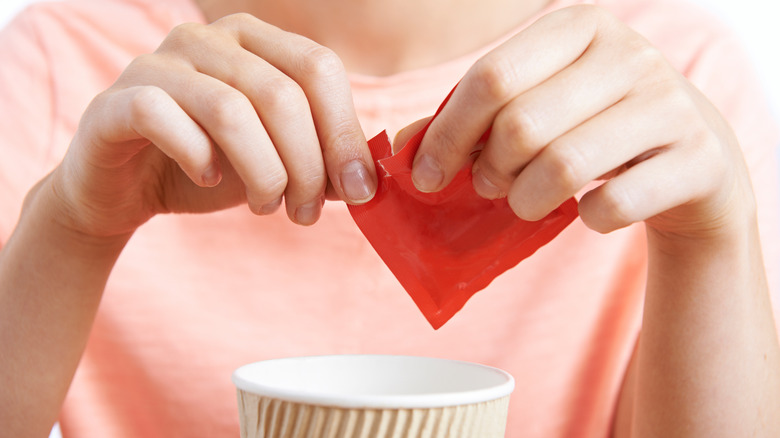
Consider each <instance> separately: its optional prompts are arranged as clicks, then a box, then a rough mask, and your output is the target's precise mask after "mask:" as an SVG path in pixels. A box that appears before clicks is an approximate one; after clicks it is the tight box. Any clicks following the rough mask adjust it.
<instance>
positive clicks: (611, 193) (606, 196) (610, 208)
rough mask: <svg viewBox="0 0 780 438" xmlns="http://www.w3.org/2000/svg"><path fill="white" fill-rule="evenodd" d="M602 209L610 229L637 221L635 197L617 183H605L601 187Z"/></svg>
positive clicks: (605, 221) (604, 220) (604, 219)
mask: <svg viewBox="0 0 780 438" xmlns="http://www.w3.org/2000/svg"><path fill="white" fill-rule="evenodd" d="M600 198H601V211H602V215H603V220H602V221H603V222H604V223H605V225H608V229H617V228H622V227H624V226H627V225H629V224H631V223H634V222H636V218H635V217H634V216H635V211H636V206H635V205H634V202H633V199H632V198H631V196H629V194H628V193H627V192H626V191H625V189H624V188H623V187H622V186H620V185H617V184H605V185H604V186H602V188H601V196H600Z"/></svg>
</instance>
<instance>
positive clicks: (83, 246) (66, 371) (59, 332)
mask: <svg viewBox="0 0 780 438" xmlns="http://www.w3.org/2000/svg"><path fill="white" fill-rule="evenodd" d="M45 185H46V182H45V181H44V182H43V183H41V184H39V185H38V186H37V187H36V189H34V190H33V191H32V192H31V194H30V195H28V198H27V201H26V203H25V207H24V210H23V212H22V217H21V220H20V222H19V224H18V226H17V228H16V229H15V231H14V233H13V235H12V236H11V238H10V239H9V240H8V242H7V243H6V244H5V246H4V247H3V248H2V251H0V346H2V347H1V348H0V350H2V352H3V353H2V356H3V360H2V361H0V387H2V388H3V390H2V391H0V429H2V430H3V432H4V433H6V434H8V436H16V437H27V436H31V437H32V436H44V437H45V436H48V432H49V430H50V429H51V426H52V424H53V423H54V421H55V420H56V417H57V415H58V413H59V408H60V405H61V403H62V400H63V399H64V397H65V394H66V392H67V388H68V386H69V384H70V381H71V379H72V377H73V373H74V372H75V370H76V367H77V365H78V362H79V358H80V357H81V354H82V352H83V349H84V346H85V344H86V340H87V337H88V334H89V330H90V327H91V324H92V321H93V318H94V315H95V312H96V310H97V307H98V303H99V301H100V297H101V294H102V291H103V288H104V287H105V283H106V280H107V278H108V275H109V273H110V271H111V269H112V267H113V265H114V262H115V261H116V258H117V257H118V255H119V253H120V252H121V250H122V247H123V246H124V244H125V243H126V241H127V237H129V236H127V237H121V238H111V239H107V240H102V239H101V240H97V239H94V238H90V239H88V238H86V236H84V235H81V234H79V233H76V232H73V231H72V230H69V229H68V228H67V227H63V226H62V225H61V224H60V223H59V222H58V220H57V219H58V215H59V214H61V212H58V211H57V210H56V202H52V201H53V195H52V193H51V192H50V191H48V190H45V189H42V187H45Z"/></svg>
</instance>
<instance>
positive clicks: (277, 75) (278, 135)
mask: <svg viewBox="0 0 780 438" xmlns="http://www.w3.org/2000/svg"><path fill="white" fill-rule="evenodd" d="M179 32H184V33H187V35H184V36H178V38H182V39H186V40H198V41H199V43H198V44H197V45H189V46H184V47H182V48H181V49H178V50H179V51H180V53H179V54H181V55H183V56H184V58H185V59H187V60H188V62H190V63H191V65H192V67H193V68H194V69H196V70H197V71H199V72H201V73H203V74H206V75H208V76H211V77H214V78H216V79H219V80H220V81H222V82H224V83H226V84H228V85H230V86H231V87H233V88H235V89H236V90H238V91H239V92H241V93H242V94H243V95H245V96H246V97H247V98H248V99H249V101H250V102H251V104H252V106H253V107H254V109H255V111H256V112H257V115H258V116H259V118H260V121H261V122H262V124H263V126H264V127H265V129H266V131H267V132H268V135H269V137H270V139H271V141H272V143H273V145H274V147H275V148H276V151H277V153H278V154H279V157H280V158H281V160H282V163H283V164H284V167H285V170H286V173H287V186H286V188H285V192H284V197H285V203H286V207H287V214H288V216H289V217H290V219H291V220H293V221H294V222H297V223H299V224H303V225H310V224H313V223H314V222H316V221H317V219H318V218H319V215H320V212H321V206H322V200H323V197H324V192H325V187H326V182H327V176H326V173H325V166H324V163H323V157H322V151H321V149H320V144H319V140H318V138H317V133H316V131H315V128H314V121H313V119H312V115H311V109H310V108H309V104H308V101H307V98H306V95H305V94H304V92H303V90H302V89H301V87H300V86H299V85H298V84H296V83H295V82H294V81H293V80H292V79H291V78H289V77H287V76H286V75H284V74H283V73H282V72H280V71H279V70H278V69H277V68H275V67H274V66H272V65H270V64H269V63H268V62H267V61H265V60H264V59H262V58H260V57H258V56H257V55H256V54H254V53H252V52H249V51H247V50H245V49H244V48H243V47H241V46H240V45H239V44H238V43H237V42H236V40H235V39H234V36H231V35H230V34H229V33H226V32H222V31H217V30H215V29H214V28H211V27H207V26H192V27H189V26H185V27H184V29H182V30H180V31H179ZM200 34H205V36H203V37H200ZM174 40H175V38H174ZM214 53H219V57H218V58H216V57H214V56H213V54H214ZM268 207H269V209H270V206H268Z"/></svg>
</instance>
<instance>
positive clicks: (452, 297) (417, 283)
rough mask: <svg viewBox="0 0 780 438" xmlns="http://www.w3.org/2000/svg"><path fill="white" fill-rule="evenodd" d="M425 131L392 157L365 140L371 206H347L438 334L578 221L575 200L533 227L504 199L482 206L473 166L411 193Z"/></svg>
mask: <svg viewBox="0 0 780 438" xmlns="http://www.w3.org/2000/svg"><path fill="white" fill-rule="evenodd" d="M446 102H447V101H446V100H445V101H444V103H446ZM444 103H442V107H443V106H444ZM440 109H441V107H440ZM437 114H438V112H437ZM427 129H428V126H426V127H425V128H423V129H422V130H421V131H420V132H418V133H417V134H416V135H415V136H414V137H412V139H411V140H409V142H408V143H406V145H405V146H404V148H403V149H402V150H401V151H399V152H398V154H396V155H392V147H391V145H390V141H389V139H388V137H387V133H386V132H382V133H381V134H379V135H377V136H376V137H374V138H372V139H371V140H370V141H369V142H368V145H369V147H370V149H371V155H372V156H373V158H374V163H375V165H376V171H377V177H378V178H379V186H378V188H377V192H376V195H375V196H374V198H373V199H372V200H371V201H370V202H368V203H366V204H363V205H350V206H349V210H350V213H351V214H352V218H353V219H354V220H355V222H356V223H357V225H358V227H359V228H360V230H361V231H362V232H363V234H364V235H365V236H366V238H367V239H368V241H369V242H370V243H371V245H372V246H373V247H374V249H375V250H376V252H377V253H378V254H379V256H380V257H381V258H382V260H383V261H384V262H385V264H386V265H387V267H388V268H390V270H391V271H392V272H393V274H394V275H395V277H396V278H397V279H398V281H399V282H400V283H401V285H402V286H403V287H404V289H406V291H407V292H408V293H409V295H410V296H411V297H412V300H414V302H415V304H416V305H417V307H418V308H419V309H420V311H422V313H423V315H425V318H426V319H427V320H428V322H429V323H430V324H431V325H432V326H433V328H434V329H438V328H439V327H441V326H442V325H444V323H446V322H447V321H448V320H449V319H450V318H452V316H453V315H455V313H457V312H458V311H459V310H460V309H461V308H462V307H463V306H464V305H465V304H466V301H468V299H469V298H471V297H472V296H473V295H474V294H475V293H477V292H479V291H480V290H482V289H484V288H485V287H487V285H488V284H490V282H491V281H493V279H494V278H496V277H497V276H498V275H500V274H502V273H503V272H505V271H506V270H507V269H510V268H512V267H514V266H515V265H517V264H518V263H520V261H521V260H523V259H525V258H526V257H528V256H530V255H531V254H533V253H534V252H535V251H536V250H537V249H539V248H540V247H542V246H544V245H545V244H547V243H548V242H549V241H551V240H552V239H553V238H554V237H555V236H557V235H558V233H560V232H561V231H562V230H563V229H564V228H566V226H567V225H569V224H570V223H571V222H572V221H573V220H574V219H575V218H576V217H577V201H576V200H575V199H574V198H571V199H569V200H567V201H566V202H565V203H563V204H562V205H561V206H560V207H558V208H557V209H556V210H554V211H553V212H552V213H550V214H549V215H548V216H547V217H545V218H544V219H542V220H540V221H537V222H527V221H524V220H522V219H520V218H518V217H517V216H516V215H515V214H514V212H513V211H512V209H511V208H510V207H509V204H508V203H507V200H506V198H502V199H496V200H488V199H484V198H482V197H480V196H479V195H477V193H476V192H475V191H474V187H473V186H472V183H471V165H472V164H473V162H469V163H468V164H467V165H466V166H464V168H463V169H461V170H460V172H458V174H457V176H456V177H455V179H454V180H453V181H452V182H451V183H450V184H449V185H448V186H447V187H445V188H444V189H443V190H441V191H440V192H436V193H422V192H420V191H418V190H417V189H416V188H415V187H414V184H413V183H412V177H411V171H412V162H413V160H414V155H415V153H416V152H417V149H418V147H419V145H420V142H421V141H422V138H423V135H424V134H425V131H426V130H427Z"/></svg>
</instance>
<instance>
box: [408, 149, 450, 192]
mask: <svg viewBox="0 0 780 438" xmlns="http://www.w3.org/2000/svg"><path fill="white" fill-rule="evenodd" d="M443 180H444V173H443V172H442V170H441V166H440V165H439V163H438V162H437V161H436V160H434V159H433V157H431V156H430V155H427V154H426V155H422V156H421V157H420V158H418V159H417V162H416V163H415V164H414V167H413V168H412V181H413V182H414V185H415V187H417V190H419V191H421V192H433V191H435V190H436V189H438V188H439V186H440V185H441V182H442V181H443Z"/></svg>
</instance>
